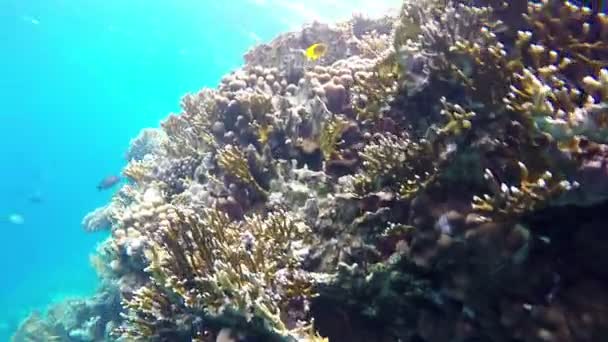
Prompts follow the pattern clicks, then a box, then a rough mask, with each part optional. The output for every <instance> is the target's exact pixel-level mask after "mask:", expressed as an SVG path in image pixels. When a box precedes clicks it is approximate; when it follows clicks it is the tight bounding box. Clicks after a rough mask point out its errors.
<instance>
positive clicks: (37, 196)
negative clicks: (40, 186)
mask: <svg viewBox="0 0 608 342" xmlns="http://www.w3.org/2000/svg"><path fill="white" fill-rule="evenodd" d="M28 201H29V202H30V203H36V204H38V203H42V202H43V201H44V199H43V197H42V193H41V192H40V191H36V192H34V193H33V194H31V195H30V196H29V197H28Z"/></svg>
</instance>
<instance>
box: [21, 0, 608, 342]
mask: <svg viewBox="0 0 608 342" xmlns="http://www.w3.org/2000/svg"><path fill="white" fill-rule="evenodd" d="M319 42H322V43H324V44H326V45H327V46H328V47H329V49H328V51H327V53H326V54H325V55H324V56H323V57H322V58H321V59H319V60H315V61H311V60H309V59H307V58H306V57H305V55H304V54H303V52H302V51H303V50H304V49H306V48H307V47H308V46H310V45H311V44H314V43H319ZM245 60H246V64H245V66H244V67H243V68H241V69H239V70H236V71H234V72H233V73H231V74H229V75H226V76H225V77H224V78H223V79H222V81H221V83H220V85H219V87H218V88H217V89H203V90H201V91H200V92H199V93H197V94H189V95H187V96H185V97H184V98H183V100H182V112H181V113H179V114H177V115H171V116H169V117H168V118H167V119H166V120H165V121H164V122H163V123H162V125H161V126H162V127H161V128H160V129H159V130H147V131H145V132H143V133H142V135H140V136H139V137H138V138H137V139H135V140H134V141H133V144H132V148H131V150H130V151H128V153H127V156H128V159H129V162H128V164H127V165H126V167H125V168H124V171H123V173H124V175H125V176H126V177H128V179H129V184H127V185H125V186H123V187H122V188H121V189H120V190H119V191H118V192H117V193H116V195H115V196H114V197H113V199H112V201H111V203H109V204H108V205H107V206H106V207H104V208H101V209H98V210H96V211H95V212H93V213H92V214H90V216H88V217H87V218H86V219H85V221H84V225H85V226H86V227H87V229H88V230H98V229H110V230H111V237H110V238H109V239H108V240H107V241H105V242H104V243H103V244H102V245H101V246H100V247H99V250H98V251H97V253H96V254H95V256H94V257H93V264H94V265H95V266H96V267H97V269H98V270H99V273H100V276H101V277H102V279H103V283H104V286H103V287H102V289H101V290H100V292H99V294H98V295H97V296H96V297H95V298H93V299H90V300H87V301H77V302H68V303H65V304H62V305H61V306H59V308H54V309H52V310H51V313H50V314H49V315H47V316H46V317H42V316H40V315H33V316H32V317H30V318H29V319H28V320H27V321H25V322H24V323H23V325H22V326H21V328H20V330H19V331H18V332H17V334H16V335H15V337H14V341H42V340H41V339H39V336H46V337H45V338H46V339H43V340H44V341H51V340H52V341H140V340H141V341H332V342H334V341H337V342H341V341H344V342H352V341H354V342H356V341H412V342H413V341H427V342H443V341H446V342H448V341H497V342H502V341H504V342H507V341H509V342H513V341H521V342H536V341H552V342H567V341H589V342H591V341H601V340H602V337H603V336H608V271H607V270H608V267H606V266H607V265H606V262H605V261H604V259H605V257H604V256H605V255H606V252H608V233H607V232H606V229H604V228H605V222H607V219H608V214H607V211H606V209H607V208H608V201H607V199H608V174H607V171H608V168H607V163H606V162H607V160H608V159H607V157H608V145H606V143H607V142H608V69H607V68H608V18H607V17H606V16H605V15H604V14H601V13H597V12H594V11H593V10H591V9H589V8H585V7H579V6H576V5H574V4H571V3H569V2H565V1H553V0H545V1H540V2H537V1H523V0H514V1H509V2H502V1H494V0H478V1H464V0H452V1H445V0H417V1H410V0H406V1H405V2H404V5H403V7H402V9H401V12H400V13H396V14H395V16H394V17H386V18H382V19H378V20H369V19H365V18H361V17H356V18H353V19H352V20H351V21H349V22H347V23H342V24H337V25H324V24H318V23H315V24H312V25H309V26H306V27H305V28H303V30H302V31H300V32H295V33H288V34H284V35H281V36H279V37H278V38H277V39H275V40H273V41H272V42H270V43H269V44H263V45H260V46H257V47H255V48H254V49H252V50H251V51H250V52H248V53H247V55H246V56H245ZM118 301H120V305H119V304H118Z"/></svg>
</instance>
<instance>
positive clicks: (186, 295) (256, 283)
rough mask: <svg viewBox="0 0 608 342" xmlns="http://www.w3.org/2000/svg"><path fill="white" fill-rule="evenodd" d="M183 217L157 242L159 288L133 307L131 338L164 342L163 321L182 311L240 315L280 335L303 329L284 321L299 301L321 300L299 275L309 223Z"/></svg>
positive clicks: (209, 214)
mask: <svg viewBox="0 0 608 342" xmlns="http://www.w3.org/2000/svg"><path fill="white" fill-rule="evenodd" d="M177 215H178V216H179V220H178V222H175V223H174V224H170V225H167V226H165V227H163V229H162V230H161V231H159V232H158V233H157V234H154V235H152V236H150V237H149V238H150V245H151V246H150V248H149V250H148V252H147V255H148V258H149V259H150V262H151V264H150V266H149V267H148V269H147V270H148V272H149V273H150V274H151V275H152V278H153V280H154V283H153V285H149V286H146V287H143V288H141V289H140V290H138V291H137V292H136V293H135V294H134V296H133V298H132V299H130V300H128V301H126V302H125V304H124V305H125V308H126V309H127V314H126V316H125V317H126V319H127V320H128V321H129V324H128V326H130V327H131V329H130V330H126V331H122V333H123V336H132V337H133V336H135V337H146V336H158V334H159V331H158V329H159V325H158V324H160V323H159V322H161V323H162V322H165V324H166V323H167V321H170V320H171V319H175V317H174V316H172V315H174V314H175V313H178V312H190V313H196V312H199V313H200V314H201V315H202V314H203V313H205V314H211V315H216V314H221V313H222V312H224V311H225V310H236V311H237V312H242V313H248V314H250V315H253V316H256V317H259V318H263V319H265V320H266V321H267V323H268V324H270V326H271V327H272V328H273V329H274V330H275V331H276V332H278V333H280V334H289V333H290V332H289V330H290V329H295V328H296V327H288V326H286V324H285V323H286V322H284V321H283V317H284V316H282V314H283V313H286V312H287V310H288V307H289V306H290V305H293V301H294V300H295V301H298V300H306V298H310V297H311V296H312V295H313V293H312V290H311V288H312V287H311V284H312V283H311V282H312V278H311V277H310V276H309V275H307V273H306V272H304V271H302V270H301V269H300V268H299V267H300V262H301V260H300V256H299V253H300V251H301V250H302V249H305V248H306V246H307V241H308V239H310V236H311V235H310V234H311V232H310V229H309V228H308V227H307V226H306V225H305V224H304V223H302V222H299V221H297V220H295V219H294V218H293V217H292V216H291V215H289V214H288V213H286V212H273V213H270V214H268V215H267V216H266V217H262V216H259V215H252V216H249V217H247V218H246V219H245V220H244V221H243V222H231V221H230V219H229V218H228V216H227V215H226V214H224V213H222V212H220V211H218V210H215V209H205V210H204V211H203V212H202V213H201V215H197V214H195V213H194V212H192V211H188V210H180V211H178V214H177ZM174 296H178V297H179V299H178V300H176V299H175V298H173V297H174ZM303 323H305V322H303ZM161 325H162V324H161ZM198 333H201V334H202V332H198Z"/></svg>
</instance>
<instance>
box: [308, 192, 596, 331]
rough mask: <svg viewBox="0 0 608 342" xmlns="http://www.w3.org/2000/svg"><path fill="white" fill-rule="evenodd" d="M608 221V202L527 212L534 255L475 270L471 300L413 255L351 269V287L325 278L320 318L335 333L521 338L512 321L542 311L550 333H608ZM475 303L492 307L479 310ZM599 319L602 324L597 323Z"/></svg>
mask: <svg viewBox="0 0 608 342" xmlns="http://www.w3.org/2000/svg"><path fill="white" fill-rule="evenodd" d="M606 222H608V202H602V203H598V204H596V205H593V206H590V207H580V206H575V205H566V206H558V207H550V208H547V209H543V210H540V211H538V212H535V213H533V214H530V215H527V216H526V217H523V218H522V224H524V225H526V226H527V227H529V229H530V230H531V231H532V232H534V233H535V234H537V236H539V238H538V240H536V241H535V242H534V244H532V245H531V246H530V249H529V251H528V252H527V253H528V254H529V255H528V257H527V258H528V260H531V261H530V262H526V263H525V264H520V265H497V267H496V268H494V269H490V270H488V269H487V268H486V270H487V271H488V272H486V273H477V276H476V279H473V280H471V281H475V282H478V284H477V286H475V289H474V290H473V291H474V292H475V296H476V297H477V298H476V299H475V300H474V301H473V302H470V301H469V302H468V303H464V302H462V301H459V300H454V299H453V298H448V297H447V296H445V293H442V287H441V286H442V285H441V284H442V281H445V279H442V278H443V276H442V274H441V271H439V270H438V271H437V272H428V271H425V270H424V269H421V268H418V267H417V266H415V265H412V264H411V263H409V262H407V261H405V260H401V261H400V262H396V263H394V264H393V265H391V267H389V268H385V269H378V270H373V269H371V270H367V271H366V272H362V271H357V270H355V269H348V270H347V269H345V270H344V272H343V273H342V274H341V275H340V277H339V280H337V282H339V283H343V284H345V285H344V286H343V287H341V288H336V287H335V286H331V287H328V288H321V289H319V297H317V298H316V299H314V300H313V302H312V308H311V311H312V314H313V316H314V317H315V320H316V321H317V322H318V323H317V324H316V327H317V329H318V330H319V332H320V334H321V335H323V336H327V337H328V338H329V340H330V341H336V342H347V341H352V342H357V341H398V340H400V341H410V342H431V341H463V342H464V341H468V342H481V341H502V340H504V341H509V342H517V341H527V340H528V339H527V338H529V337H526V338H524V337H522V338H507V336H509V334H512V332H511V333H506V332H505V331H504V329H508V328H509V327H512V326H514V325H515V323H522V322H523V326H524V327H522V328H520V329H525V325H526V324H525V322H526V321H530V322H532V321H538V322H542V323H543V325H545V326H546V330H545V333H544V334H546V335H547V336H549V335H550V334H553V332H550V331H552V330H553V331H557V332H559V331H560V330H561V331H562V332H563V331H564V330H566V331H572V332H574V333H575V334H580V335H578V336H581V337H582V338H583V339H584V340H589V341H601V340H602V338H603V336H607V335H606V334H608V309H607V308H608V307H607V306H606V305H607V304H608V297H607V296H606V293H605V289H606V288H607V287H608V271H607V270H608V265H607V264H606V258H605V255H606V253H608V231H606V229H604V226H605V223H606ZM477 270H479V268H477ZM370 273H371V274H373V276H371V277H370V276H369V274H370ZM517 297H520V298H522V299H521V300H520V304H521V306H520V307H519V308H517V307H516V305H514V303H509V304H507V302H508V301H509V300H510V299H511V298H517ZM494 298H503V300H504V302H503V303H501V302H500V300H498V301H497V300H495V299H494ZM524 298H525V299H527V300H523V299H524ZM490 300H491V301H490ZM489 303H491V304H493V305H487V304H489ZM566 307H569V309H566ZM475 312H480V313H481V314H482V315H488V317H485V318H484V317H483V316H481V317H475V315H479V314H475ZM484 313H485V314H484ZM497 316H498V317H497ZM484 320H488V322H492V321H495V320H497V321H500V322H503V323H505V325H506V326H503V327H501V326H496V325H494V326H493V325H492V324H487V323H486V322H483V321H484ZM592 324H595V325H598V326H599V329H598V327H596V329H589V328H590V325H592ZM486 329H491V330H494V331H487V330H486ZM588 329H589V330H588ZM416 331H418V332H416ZM591 331H594V332H593V333H592V334H591V333H590V332H591ZM530 333H531V331H526V330H522V331H521V334H522V335H524V336H530V335H527V334H530ZM501 336H504V337H505V338H501ZM542 338H543V337H542V335H541V336H538V337H536V338H535V339H534V340H535V341H536V340H538V341H542ZM576 340H578V339H576Z"/></svg>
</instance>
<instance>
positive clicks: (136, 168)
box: [122, 160, 154, 184]
mask: <svg viewBox="0 0 608 342" xmlns="http://www.w3.org/2000/svg"><path fill="white" fill-rule="evenodd" d="M153 168H154V163H153V162H150V161H145V160H132V161H130V162H129V163H128V164H127V166H125V168H124V169H123V170H122V174H123V175H124V176H125V177H127V178H128V179H129V180H131V181H133V182H135V184H141V183H142V182H145V181H147V180H150V179H151V173H152V170H153Z"/></svg>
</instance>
